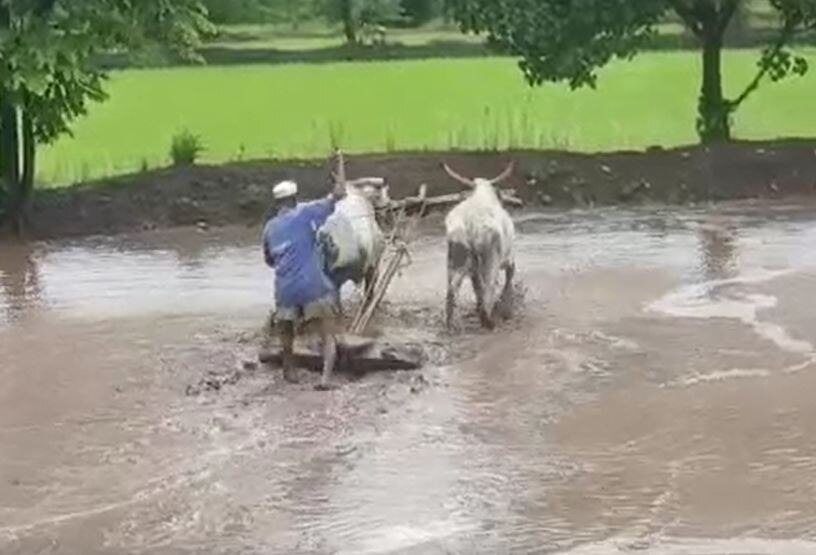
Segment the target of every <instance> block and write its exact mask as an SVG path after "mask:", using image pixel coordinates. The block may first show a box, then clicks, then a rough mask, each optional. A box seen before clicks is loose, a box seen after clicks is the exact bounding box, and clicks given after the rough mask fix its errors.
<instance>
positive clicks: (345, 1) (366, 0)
mask: <svg viewBox="0 0 816 555" xmlns="http://www.w3.org/2000/svg"><path fill="white" fill-rule="evenodd" d="M320 1H321V2H322V5H321V6H320V9H321V12H322V14H323V15H324V17H325V18H326V19H328V21H330V22H332V23H341V24H342V25H343V32H344V34H345V36H346V40H347V41H348V42H349V43H355V42H357V40H358V37H357V34H358V31H359V29H360V28H361V27H363V26H365V25H378V24H383V23H386V22H388V21H393V20H396V19H399V18H400V17H401V15H402V4H401V0H320Z"/></svg>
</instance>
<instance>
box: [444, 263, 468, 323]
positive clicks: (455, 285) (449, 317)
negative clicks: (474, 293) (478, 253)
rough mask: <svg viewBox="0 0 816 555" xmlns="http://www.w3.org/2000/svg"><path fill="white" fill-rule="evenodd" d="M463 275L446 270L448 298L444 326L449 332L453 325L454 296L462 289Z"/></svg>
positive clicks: (460, 272)
mask: <svg viewBox="0 0 816 555" xmlns="http://www.w3.org/2000/svg"><path fill="white" fill-rule="evenodd" d="M463 281H465V274H464V272H462V271H461V270H448V297H447V299H446V302H445V325H446V326H447V328H448V329H449V330H450V329H451V326H452V325H453V312H454V310H455V309H456V295H457V294H458V293H459V289H461V288H462V282H463Z"/></svg>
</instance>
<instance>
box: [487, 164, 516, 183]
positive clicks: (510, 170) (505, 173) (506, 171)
mask: <svg viewBox="0 0 816 555" xmlns="http://www.w3.org/2000/svg"><path fill="white" fill-rule="evenodd" d="M513 167H514V165H513V162H512V161H511V162H510V163H509V164H507V167H506V168H504V171H503V172H501V173H500V174H499V175H497V176H496V177H494V178H493V179H491V180H490V183H492V184H493V185H496V184H497V183H501V182H502V181H504V180H505V179H507V178H508V177H510V175H511V174H512V173H513Z"/></svg>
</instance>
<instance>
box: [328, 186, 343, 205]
mask: <svg viewBox="0 0 816 555" xmlns="http://www.w3.org/2000/svg"><path fill="white" fill-rule="evenodd" d="M329 196H330V197H331V198H332V200H334V201H335V202H337V201H339V200H343V199H344V198H345V197H346V184H345V183H340V182H338V181H336V182H335V183H334V188H333V189H332V192H331V195H329Z"/></svg>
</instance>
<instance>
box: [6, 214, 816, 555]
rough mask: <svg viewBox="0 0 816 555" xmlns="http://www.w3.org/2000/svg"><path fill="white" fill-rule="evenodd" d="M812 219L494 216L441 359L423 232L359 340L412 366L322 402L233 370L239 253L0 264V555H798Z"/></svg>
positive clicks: (244, 303) (248, 249) (253, 316)
mask: <svg viewBox="0 0 816 555" xmlns="http://www.w3.org/2000/svg"><path fill="white" fill-rule="evenodd" d="M812 208H813V207H800V208H790V207H783V206H775V207H771V206H745V205H742V206H738V205H732V206H721V207H717V208H711V209H707V210H705V211H703V210H700V211H685V212H681V213H678V212H676V211H658V210H641V211H620V210H609V211H597V212H587V213H552V214H543V215H541V214H539V215H524V216H519V217H518V228H519V233H520V237H519V241H518V265H519V268H520V274H521V276H520V277H521V279H522V280H523V284H524V290H523V303H520V304H522V306H521V309H520V310H518V311H517V314H516V316H515V318H514V319H513V320H511V321H510V322H507V323H505V324H504V325H503V326H502V327H501V328H500V329H499V330H498V331H497V332H495V333H493V334H483V333H480V332H479V331H478V330H477V329H476V328H475V326H474V319H473V316H472V314H471V313H470V311H471V310H472V302H471V299H470V298H468V297H467V296H466V298H465V299H464V302H463V307H462V310H463V314H462V316H461V322H462V323H461V329H460V330H459V331H458V332H456V333H455V334H454V335H452V336H448V335H446V334H445V333H443V331H442V329H441V325H440V324H441V318H440V316H441V314H440V312H441V306H442V302H443V284H444V280H445V276H444V249H443V245H442V242H441V240H440V238H439V234H438V228H436V227H434V226H429V228H428V229H427V230H425V232H424V233H423V234H422V236H421V237H419V238H418V240H417V241H416V242H415V243H414V246H413V264H412V265H411V266H410V268H408V269H407V270H406V271H405V272H404V273H403V274H402V275H401V276H400V277H399V278H398V280H397V281H396V282H395V285H394V287H393V290H392V294H391V295H390V303H389V306H388V307H387V313H386V315H385V316H384V317H383V318H381V320H380V321H379V322H378V323H377V327H378V328H379V331H381V332H382V333H384V334H385V335H386V336H392V337H407V338H409V339H411V340H419V341H423V342H424V343H425V344H426V345H427V347H428V349H429V352H430V353H431V354H432V357H431V358H432V364H431V365H430V366H429V367H428V368H426V369H424V370H423V371H422V372H421V373H396V374H379V375H370V376H368V377H366V378H364V379H362V380H359V381H345V382H344V383H343V386H342V387H341V388H340V389H339V390H337V391H333V392H330V393H318V392H314V391H313V390H312V389H311V387H310V383H309V380H314V378H313V377H306V376H304V380H305V381H306V383H304V384H303V385H300V386H287V385H284V384H283V383H281V380H280V376H279V375H278V373H276V372H273V371H270V370H267V369H263V368H259V369H253V368H252V367H251V365H248V366H247V367H246V368H245V364H244V363H245V362H246V361H249V360H251V359H252V358H253V356H254V353H255V350H256V344H257V333H256V332H257V330H258V328H259V326H260V325H261V323H262V322H263V319H264V317H265V316H266V313H267V310H268V308H269V307H268V306H267V304H266V299H268V298H269V295H270V292H271V288H270V284H269V283H268V281H269V276H268V274H267V272H266V270H265V269H264V268H263V267H262V265H261V261H260V258H259V254H258V252H257V248H256V245H255V239H256V231H255V230H246V229H227V230H221V231H213V232H210V233H198V232H193V231H174V232H157V233H151V234H145V235H138V236H129V237H118V238H108V239H88V240H82V241H76V242H64V243H49V244H35V245H8V244H3V245H0V354H1V355H2V358H0V552H2V553H4V554H5V553H77V554H91V553H116V554H118V553H128V554H129V553H508V552H518V553H528V552H541V553H551V552H552V553H577V554H585V553H586V554H595V553H630V552H648V553H677V554H680V553H683V554H685V553H695V554H698V553H746V554H747V553H752V554H754V553H812V552H814V551H816V480H814V476H816V403H814V402H813V393H812V392H813V391H814V388H816V326H814V323H815V321H814V317H813V315H812V314H813V309H812V305H813V303H812V299H813V298H814V296H816V249H814V247H813V246H814V245H815V244H816V217H814V216H813V210H812ZM202 380H205V381H206V380H212V381H214V382H215V383H217V384H218V385H219V388H218V389H217V390H214V389H212V388H209V389H208V388H204V389H203V390H200V391H199V390H196V391H195V393H196V394H190V393H191V389H190V386H191V385H193V386H194V385H196V384H201V383H202Z"/></svg>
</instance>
